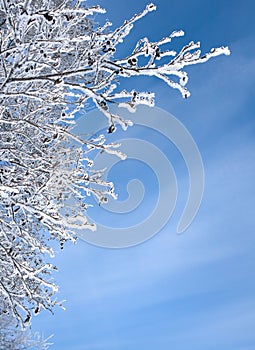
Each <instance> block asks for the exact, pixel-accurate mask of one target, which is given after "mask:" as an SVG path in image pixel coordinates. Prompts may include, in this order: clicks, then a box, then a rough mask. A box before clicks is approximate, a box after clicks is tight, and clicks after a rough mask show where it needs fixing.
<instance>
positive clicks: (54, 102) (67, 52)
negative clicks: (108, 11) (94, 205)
mask: <svg viewBox="0 0 255 350" xmlns="http://www.w3.org/2000/svg"><path fill="white" fill-rule="evenodd" d="M155 8H156V7H155V6H154V5H153V4H149V5H148V6H147V7H146V9H145V10H144V11H143V12H141V13H140V14H137V15H135V16H134V17H133V18H131V19H130V20H128V21H125V22H124V23H123V24H122V25H121V26H120V27H119V28H117V29H115V30H110V26H111V23H110V22H106V23H105V25H103V26H96V25H95V24H94V22H93V19H92V18H93V15H94V14H97V13H99V14H100V13H104V10H103V9H101V8H100V7H99V6H94V7H91V8H86V7H85V6H84V5H83V3H82V1H79V0H76V1H67V0H58V1H57V0H54V1H51V0H47V1H46V0H42V1H36V0H1V7H0V30H1V32H0V101H1V107H0V269H1V270H0V322H1V318H2V317H5V316H6V315H12V316H13V317H14V318H15V319H17V320H18V322H19V323H20V324H21V325H22V326H25V325H26V324H29V322H30V319H31V315H32V313H35V314H36V313H38V312H39V311H40V310H41V309H48V310H52V309H53V307H54V305H55V304H57V301H56V300H55V298H54V293H55V292H56V291H57V287H56V286H55V284H54V283H53V281H52V279H51V272H52V270H54V269H56V267H55V266H54V265H52V264H51V263H47V262H46V256H45V254H46V253H48V254H49V255H50V256H53V255H54V252H53V249H52V248H51V244H50V241H51V240H57V241H59V242H60V244H61V246H63V244H64V242H65V241H67V240H72V241H75V239H76V235H75V232H76V230H77V229H79V228H82V229H84V228H87V229H95V225H94V224H93V223H89V222H88V220H87V218H86V209H87V205H86V197H87V196H88V195H90V194H91V193H93V194H94V195H95V196H97V198H98V199H99V201H106V200H107V197H108V196H113V197H114V196H115V195H114V188H113V184H112V183H106V182H104V181H102V172H93V171H89V169H90V168H91V166H92V165H93V162H92V161H91V160H90V159H89V152H90V151H91V150H94V149H98V150H100V151H105V152H109V153H112V154H116V155H118V156H120V157H124V155H123V154H122V153H121V152H120V151H119V150H118V148H117V147H118V145H112V144H106V143H105V139H104V137H103V136H100V137H98V138H97V139H94V140H88V141H84V140H82V139H80V138H79V137H77V136H75V135H74V134H73V133H72V126H73V125H74V124H75V116H76V114H77V113H78V112H79V111H80V110H82V109H85V110H86V108H87V107H88V105H89V103H93V104H94V105H95V106H96V107H97V108H98V109H99V110H100V111H101V112H102V113H103V114H104V115H105V116H106V118H108V121H109V129H108V132H109V133H111V132H113V131H114V130H115V128H116V125H118V124H120V125H121V127H122V128H123V129H126V128H127V127H128V125H130V124H131V122H130V121H128V120H123V119H121V118H120V117H119V116H118V115H114V114H112V113H111V112H110V110H109V105H110V104H111V103H116V104H118V106H122V107H126V108H128V109H129V110H130V111H135V108H136V106H137V105H139V104H146V105H149V106H153V104H154V94H153V93H150V92H138V91H135V90H132V91H125V90H122V89H121V87H120V86H119V81H118V79H119V78H120V77H127V78H129V77H132V76H155V77H157V78H159V79H161V80H162V81H164V82H165V83H167V84H168V85H169V86H170V87H172V88H174V89H178V90H179V91H180V92H181V94H182V96H183V97H184V98H187V97H188V96H189V91H188V90H187V88H186V84H187V82H188V76H187V73H186V72H185V71H184V70H183V68H184V67H186V66H190V65H193V64H197V63H202V62H206V61H207V60H208V59H210V58H211V57H215V56H218V55H221V54H226V55H228V54H229V50H228V48H224V47H221V48H217V49H212V50H211V51H210V52H209V53H207V54H204V55H201V52H200V50H199V46H200V44H199V43H194V42H191V43H189V44H187V45H186V46H184V47H183V48H182V49H181V50H180V52H175V51H174V50H172V49H171V48H169V47H168V46H169V45H170V44H171V42H172V40H173V39H175V38H177V37H179V36H182V35H183V34H184V33H183V31H176V32H173V33H172V34H170V35H169V36H167V37H165V38H163V39H161V40H159V41H157V42H150V41H149V40H148V39H147V38H144V39H141V40H139V41H138V42H137V44H136V45H135V47H134V49H133V50H132V52H130V55H128V57H124V58H122V59H118V58H115V57H116V55H115V52H116V50H117V47H118V45H120V44H121V43H122V42H123V41H124V39H125V37H126V36H127V35H128V34H129V33H130V31H131V29H132V27H133V25H134V23H135V22H136V21H137V20H139V19H141V18H142V17H143V16H145V15H146V14H148V13H149V12H151V11H153V10H155ZM162 59H163V61H162ZM166 59H167V62H166ZM93 185H97V187H94V186H93ZM98 185H100V189H98Z"/></svg>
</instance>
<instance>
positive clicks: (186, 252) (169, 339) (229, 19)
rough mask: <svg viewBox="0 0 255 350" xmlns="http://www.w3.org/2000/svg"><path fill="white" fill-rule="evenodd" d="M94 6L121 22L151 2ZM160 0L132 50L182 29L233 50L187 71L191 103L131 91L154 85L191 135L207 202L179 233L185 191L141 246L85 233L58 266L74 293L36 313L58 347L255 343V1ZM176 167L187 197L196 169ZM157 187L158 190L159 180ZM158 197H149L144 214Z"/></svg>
mask: <svg viewBox="0 0 255 350" xmlns="http://www.w3.org/2000/svg"><path fill="white" fill-rule="evenodd" d="M89 3H91V4H92V3H93V4H95V3H98V4H100V5H101V6H103V7H105V8H106V9H107V11H108V13H107V16H106V17H107V18H109V19H110V20H111V21H112V22H113V23H114V24H116V25H118V24H120V23H121V22H122V21H123V20H124V19H125V18H128V17H131V16H132V15H133V14H134V13H137V12H138V11H140V10H141V9H143V8H144V7H145V5H146V4H147V2H146V1H144V0H136V1H123V2H122V3H121V4H118V3H119V2H117V1H116V0H108V1H104V0H101V1H96V0H95V1H91V0H90V1H89ZM155 4H156V5H157V6H158V10H157V11H156V12H153V13H150V14H149V15H148V16H147V17H146V18H143V19H142V20H141V21H140V22H139V23H137V25H136V27H135V30H134V32H133V33H132V35H131V36H130V38H129V39H128V40H127V47H125V46H124V45H123V52H125V50H128V49H129V48H130V47H132V46H131V45H132V43H134V42H135V40H136V39H137V38H138V37H139V36H140V37H143V36H145V35H147V36H148V37H149V38H150V39H151V40H156V39H158V38H160V37H161V36H165V35H167V34H169V33H171V32H172V31H173V30H176V29H183V30H184V31H185V32H186V36H185V38H184V39H181V44H183V43H186V42H188V41H190V40H200V41H201V43H202V48H203V49H204V50H205V51H206V50H208V49H210V48H211V47H216V46H219V45H228V46H229V47H230V49H231V52H232V54H231V56H228V57H225V56H222V57H218V58H215V59H213V60H211V61H210V62H208V63H206V64H204V65H199V66H194V67H191V68H190V69H189V75H190V81H189V84H188V88H189V89H190V91H191V97H190V98H189V99H188V100H183V99H182V98H181V96H180V94H179V93H178V92H177V91H173V90H171V89H169V88H168V87H167V86H165V85H164V84H163V83H161V82H158V81H157V80H156V79H151V80H148V79H145V80H142V81H140V82H139V83H138V82H137V81H136V82H134V81H131V82H128V81H127V82H126V83H125V87H126V88H130V87H133V86H134V84H136V85H135V86H136V87H137V89H138V88H141V89H145V88H147V89H148V86H149V90H152V91H155V92H156V95H157V106H159V107H161V108H163V109H165V110H166V111H168V112H170V113H172V114H173V115H174V116H175V117H177V118H178V119H179V120H180V121H181V122H182V123H183V124H184V125H185V126H186V127H187V129H188V130H189V131H190V133H191V134H192V136H193V138H194V139H195V141H196V143H197V145H198V147H199V149H200V152H201V155H202V157H203V162H204V168H205V177H206V185H205V193H204V198H203V202H202V205H201V208H200V210H199V213H198V215H197V216H196V218H195V220H194V222H193V223H192V225H191V226H190V227H189V228H188V229H187V231H186V232H185V233H184V234H182V235H177V234H176V233H175V231H176V226H177V223H178V220H179V217H180V214H181V211H182V208H181V207H182V200H181V199H180V202H179V205H177V208H176V212H175V213H174V215H173V216H172V218H171V220H170V221H169V222H168V224H167V225H166V226H165V228H164V229H163V230H161V231H160V233H158V234H157V235H156V236H155V237H154V238H153V239H151V240H149V241H147V242H146V243H144V244H142V245H138V246H136V247H133V248H127V249H122V250H112V249H103V248H98V247H95V246H92V245H89V244H87V243H86V242H83V241H79V242H78V243H77V245H76V246H72V245H71V244H68V245H67V246H66V247H65V249H64V251H61V252H59V253H57V256H56V259H55V263H56V264H57V265H58V266H59V270H60V271H59V272H58V273H57V274H56V276H55V278H56V282H57V284H58V285H59V286H60V295H59V298H60V299H61V298H64V299H66V300H67V302H66V303H65V306H66V311H63V310H58V309H56V312H55V315H54V316H52V315H51V314H50V313H48V312H44V313H42V314H41V315H39V316H37V317H35V318H34V320H33V328H34V329H35V330H39V331H40V332H43V333H44V335H45V336H48V335H50V334H52V333H53V334H54V338H53V342H54V345H53V347H52V349H56V350H58V349H61V350H69V349H71V350H86V349H88V350H115V349H116V350H117V349H118V350H145V349H146V350H154V349H155V348H157V349H160V350H169V349H173V350H202V349H203V350H205V349H206V350H216V349H217V350H218V349H224V350H251V349H254V348H255V334H254V324H255V297H254V295H255V293H254V292H255V278H254V271H255V270H254V267H255V252H254V247H255V236H254V232H255V225H254V207H255V205H254V204H255V203H254V197H255V196H254V195H255V193H254V192H255V191H254V170H255V163H254V160H255V154H254V149H255V138H254V135H255V122H254V113H255V112H254V96H253V94H254V91H255V69H254V68H255V48H254V39H255V33H254V19H253V16H254V11H255V4H254V2H253V1H249V0H246V1H224V2H222V1H199V0H194V1H189V0H183V1H176V0H172V1H167V0H156V1H155ZM176 42H178V41H176ZM177 45H179V44H177ZM148 84H149V85H148ZM128 132H129V131H128ZM128 132H127V133H128ZM130 132H131V133H132V132H134V131H130ZM129 135H130V134H129ZM160 140H161V139H160V138H158V139H157V142H162V145H161V146H162V147H164V145H163V143H164V140H163V139H162V140H161V141H160ZM158 146H160V145H158ZM171 149H173V148H171ZM173 152H174V150H173ZM177 156H178V155H177V154H175V157H177ZM176 165H177V178H178V181H179V184H183V188H182V189H181V191H180V195H181V198H182V197H183V198H184V197H185V193H184V192H185V191H186V190H187V178H186V177H185V176H186V175H184V172H183V170H184V167H183V166H182V163H181V162H180V164H179V163H178V161H176ZM130 166H131V165H130ZM146 171H147V170H146V169H144V172H143V173H144V174H147V173H146ZM125 173H126V171H125ZM118 174H119V173H118ZM148 176H149V180H148V181H154V180H155V179H154V178H153V174H149V173H148ZM116 181H117V188H118V190H120V189H119V187H120V186H119V187H118V183H119V184H122V183H124V182H125V179H124V180H123V179H122V180H121V179H119V178H117V180H116ZM145 182H146V181H145ZM153 186H154V187H153ZM120 188H121V187H120ZM151 188H154V189H155V188H156V189H157V186H156V184H154V185H152V187H151ZM125 193H126V192H125V191H123V193H120V197H121V196H123V197H124V196H125ZM153 193H154V191H152V194H153ZM150 199H151V201H152V202H150ZM154 200H155V198H154V197H153V195H151V196H148V201H147V202H146V203H143V206H144V207H143V208H144V210H145V211H146V210H149V209H150V208H151V207H152V205H153V203H154V202H153V201H154ZM177 204H178V203H177ZM148 208H149V209H148Z"/></svg>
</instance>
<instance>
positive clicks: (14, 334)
mask: <svg viewBox="0 0 255 350" xmlns="http://www.w3.org/2000/svg"><path fill="white" fill-rule="evenodd" d="M50 338H51V337H49V338H47V339H44V338H43V337H42V336H41V335H40V334H39V333H38V332H35V333H33V332H32V331H31V330H30V329H29V328H26V329H20V328H18V329H17V327H16V325H15V320H14V319H13V318H12V317H11V315H6V316H1V328H0V350H29V349H31V350H32V349H33V350H47V349H48V348H49V346H50V345H52V343H50V342H49V339H50Z"/></svg>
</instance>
